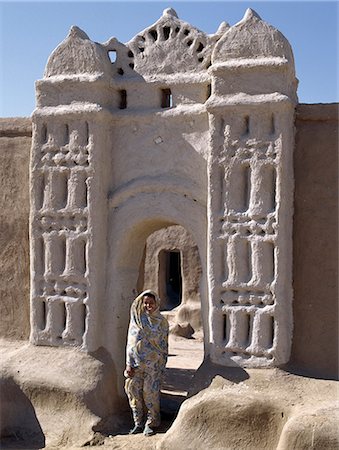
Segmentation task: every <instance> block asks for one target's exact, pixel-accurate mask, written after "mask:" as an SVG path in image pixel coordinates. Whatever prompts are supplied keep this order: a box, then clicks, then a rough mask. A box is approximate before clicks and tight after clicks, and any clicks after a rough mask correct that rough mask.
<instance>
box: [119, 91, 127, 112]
mask: <svg viewBox="0 0 339 450" xmlns="http://www.w3.org/2000/svg"><path fill="white" fill-rule="evenodd" d="M119 95H120V103H119V109H126V108H127V92H126V90H125V89H121V90H120V91H119Z"/></svg>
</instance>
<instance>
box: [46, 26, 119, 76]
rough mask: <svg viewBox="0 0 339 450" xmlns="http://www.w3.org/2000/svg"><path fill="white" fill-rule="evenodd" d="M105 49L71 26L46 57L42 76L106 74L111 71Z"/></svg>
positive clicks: (109, 73) (108, 74)
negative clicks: (59, 42)
mask: <svg viewBox="0 0 339 450" xmlns="http://www.w3.org/2000/svg"><path fill="white" fill-rule="evenodd" d="M111 66H112V64H111V61H110V59H109V57H108V54H107V50H106V49H104V48H103V46H102V45H101V44H97V43H96V42H93V41H91V40H90V38H89V37H88V36H87V34H86V33H85V32H84V31H82V30H81V29H80V28H78V27H76V26H72V27H71V29H70V31H69V33H68V36H67V37H66V39H65V40H64V41H62V42H61V44H59V45H58V47H57V48H56V49H55V50H54V51H53V52H52V54H51V56H50V57H49V59H48V62H47V65H46V69H45V73H44V78H49V77H53V76H56V75H66V76H67V75H80V74H89V75H103V74H105V75H107V76H110V75H111V73H112V67H111Z"/></svg>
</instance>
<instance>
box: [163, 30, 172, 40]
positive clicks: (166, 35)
mask: <svg viewBox="0 0 339 450" xmlns="http://www.w3.org/2000/svg"><path fill="white" fill-rule="evenodd" d="M163 32H164V39H165V41H167V39H168V38H169V35H170V32H171V28H170V27H164V28H163Z"/></svg>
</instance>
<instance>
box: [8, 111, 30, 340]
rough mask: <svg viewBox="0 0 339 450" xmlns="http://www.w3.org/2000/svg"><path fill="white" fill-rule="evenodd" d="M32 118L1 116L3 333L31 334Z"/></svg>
mask: <svg viewBox="0 0 339 450" xmlns="http://www.w3.org/2000/svg"><path fill="white" fill-rule="evenodd" d="M31 136H32V131H31V120H30V119H29V118H25V119H23V118H15V119H14V118H13V119H0V193H1V194H0V317H1V321H0V336H1V337H3V336H6V337H7V338H10V339H12V338H13V339H27V338H28V335H29V245H28V223H29V221H28V218H29V154H30V147H31Z"/></svg>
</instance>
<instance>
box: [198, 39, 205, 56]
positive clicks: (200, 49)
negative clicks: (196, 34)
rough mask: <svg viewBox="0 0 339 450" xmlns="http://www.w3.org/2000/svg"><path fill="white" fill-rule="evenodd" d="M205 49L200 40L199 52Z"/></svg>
mask: <svg viewBox="0 0 339 450" xmlns="http://www.w3.org/2000/svg"><path fill="white" fill-rule="evenodd" d="M203 49H204V45H203V44H202V43H201V42H200V43H199V46H198V48H197V53H200V52H201V51H202V50H203Z"/></svg>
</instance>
